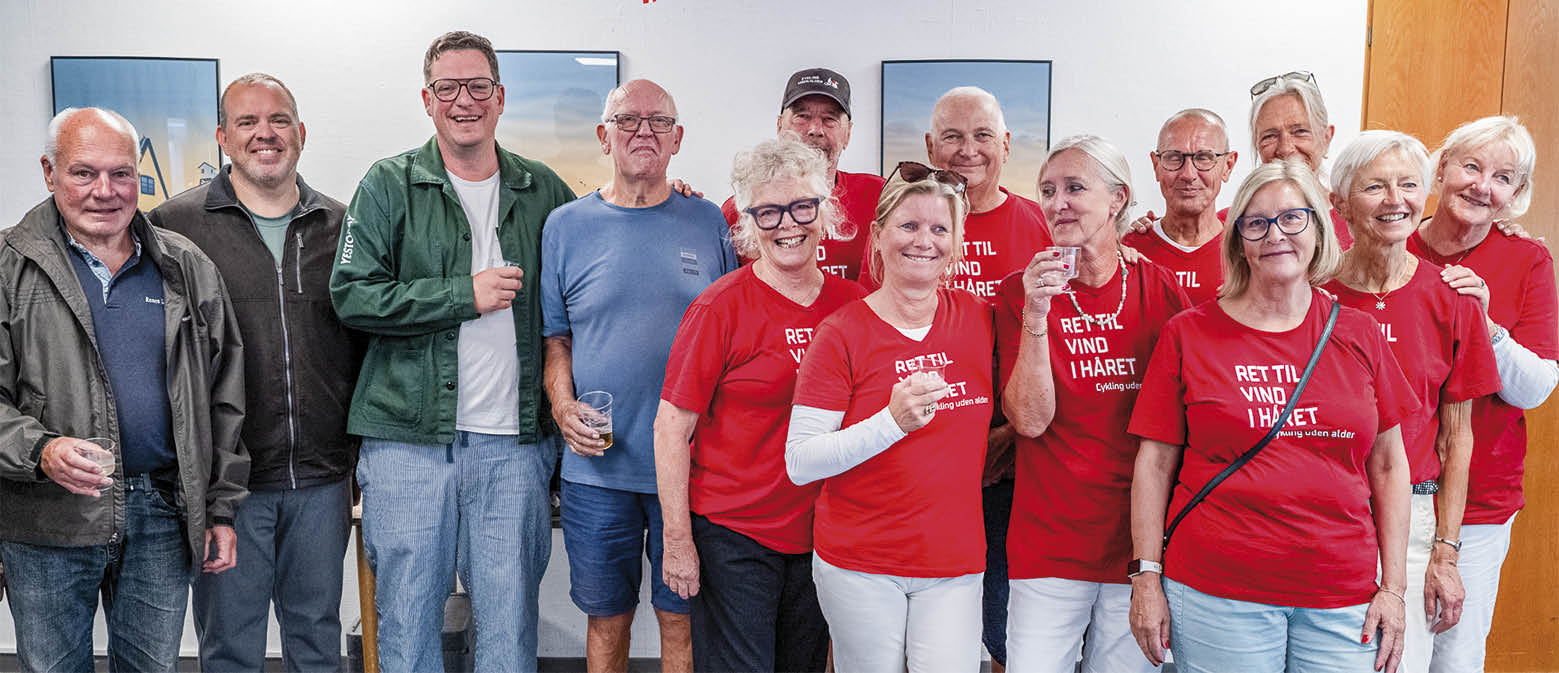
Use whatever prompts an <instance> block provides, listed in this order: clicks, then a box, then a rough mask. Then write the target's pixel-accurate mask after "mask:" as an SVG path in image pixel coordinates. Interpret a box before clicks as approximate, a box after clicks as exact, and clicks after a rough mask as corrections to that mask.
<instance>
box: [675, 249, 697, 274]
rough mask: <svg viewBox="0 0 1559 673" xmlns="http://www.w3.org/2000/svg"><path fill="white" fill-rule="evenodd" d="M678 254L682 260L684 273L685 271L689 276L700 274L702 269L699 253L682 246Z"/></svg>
mask: <svg viewBox="0 0 1559 673" xmlns="http://www.w3.org/2000/svg"><path fill="white" fill-rule="evenodd" d="M677 256H678V257H679V258H680V259H681V260H682V273H685V274H687V275H689V276H697V275H699V273H700V271H699V268H698V253H696V252H694V251H692V250H689V249H687V248H682V249H681V251H680V252H679V253H678V255H677Z"/></svg>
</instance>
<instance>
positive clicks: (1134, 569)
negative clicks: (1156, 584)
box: [1126, 558, 1164, 577]
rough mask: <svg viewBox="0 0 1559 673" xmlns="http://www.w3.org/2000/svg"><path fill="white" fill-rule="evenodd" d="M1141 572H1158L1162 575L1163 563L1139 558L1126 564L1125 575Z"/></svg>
mask: <svg viewBox="0 0 1559 673" xmlns="http://www.w3.org/2000/svg"><path fill="white" fill-rule="evenodd" d="M1142 573H1158V574H1160V575H1162V574H1164V564H1162V563H1159V562H1158V561H1149V560H1146V559H1140V558H1139V559H1134V560H1132V561H1131V562H1130V563H1127V564H1126V576H1127V577H1136V576H1138V575H1141V574H1142Z"/></svg>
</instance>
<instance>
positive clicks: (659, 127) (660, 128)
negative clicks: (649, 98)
mask: <svg viewBox="0 0 1559 673" xmlns="http://www.w3.org/2000/svg"><path fill="white" fill-rule="evenodd" d="M606 121H607V122H608V123H611V124H616V125H617V130H619V131H623V132H626V133H638V132H639V125H640V124H643V123H644V122H646V121H647V122H649V123H650V130H651V131H654V132H656V133H671V129H672V128H673V127H675V126H676V125H677V118H676V117H667V116H665V115H651V116H648V117H641V116H639V115H629V114H622V115H612V116H611V117H607V118H606Z"/></svg>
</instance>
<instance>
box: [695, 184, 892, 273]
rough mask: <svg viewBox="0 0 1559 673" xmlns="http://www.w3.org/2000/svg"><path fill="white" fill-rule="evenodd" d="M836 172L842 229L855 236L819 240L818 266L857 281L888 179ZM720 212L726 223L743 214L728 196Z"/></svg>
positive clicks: (835, 186) (744, 258)
mask: <svg viewBox="0 0 1559 673" xmlns="http://www.w3.org/2000/svg"><path fill="white" fill-rule="evenodd" d="M834 175H836V176H837V177H835V178H834V198H835V199H838V201H839V207H840V208H841V209H842V210H843V211H844V213H843V214H844V217H845V221H844V222H841V223H840V224H839V229H840V231H844V232H854V236H853V237H852V238H849V239H846V240H839V239H832V238H826V237H825V238H824V239H823V240H821V241H818V244H817V266H818V268H820V269H822V270H823V272H824V273H827V274H831V275H834V276H838V277H840V278H844V279H846V280H855V279H856V278H857V277H859V276H860V275H861V254H862V253H861V251H862V250H865V249H866V241H867V240H868V239H870V238H871V233H872V232H871V227H872V219H874V218H875V217H876V216H877V199H878V198H879V197H881V196H882V186H883V185H884V184H886V183H887V181H886V180H883V179H882V178H880V177H878V176H875V175H872V174H870V173H846V172H844V171H835V172H834ZM720 212H722V213H724V214H725V222H726V224H736V218H737V216H738V215H740V213H737V212H736V197H734V196H733V197H731V198H729V199H726V200H725V203H724V204H722V205H721V206H720ZM750 263H752V260H751V259H749V258H747V257H743V258H742V264H750Z"/></svg>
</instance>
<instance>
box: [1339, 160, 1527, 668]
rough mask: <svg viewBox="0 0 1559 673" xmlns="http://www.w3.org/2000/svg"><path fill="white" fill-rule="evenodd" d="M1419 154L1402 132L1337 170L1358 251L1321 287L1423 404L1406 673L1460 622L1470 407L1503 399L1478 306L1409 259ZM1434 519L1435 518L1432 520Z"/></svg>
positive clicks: (1417, 209) (1420, 188)
mask: <svg viewBox="0 0 1559 673" xmlns="http://www.w3.org/2000/svg"><path fill="white" fill-rule="evenodd" d="M1431 166H1432V164H1430V162H1429V153H1428V151H1426V150H1425V149H1424V144H1423V143H1421V142H1419V141H1418V140H1417V139H1415V138H1413V137H1412V136H1409V135H1407V134H1404V133H1399V132H1397V131H1381V130H1373V131H1365V132H1363V133H1361V134H1359V136H1358V137H1357V138H1355V139H1354V140H1353V142H1351V143H1349V144H1348V146H1347V147H1346V148H1344V149H1343V150H1342V152H1341V153H1340V154H1339V155H1338V156H1337V161H1336V162H1335V163H1334V165H1333V166H1332V203H1333V204H1334V205H1335V206H1336V208H1337V210H1338V212H1340V213H1342V215H1343V218H1344V219H1346V220H1347V221H1348V226H1349V227H1350V228H1352V230H1353V247H1352V248H1349V249H1348V251H1347V252H1344V253H1343V255H1342V264H1341V265H1340V266H1339V267H1338V268H1337V275H1336V277H1335V278H1333V279H1332V281H1331V282H1330V283H1327V284H1326V285H1325V286H1324V288H1325V289H1326V290H1328V291H1330V292H1331V293H1332V294H1333V295H1335V296H1336V297H1337V301H1338V302H1340V303H1341V304H1342V305H1343V306H1349V307H1352V308H1355V309H1358V310H1360V311H1363V312H1364V313H1367V314H1369V315H1370V316H1372V317H1374V318H1375V319H1376V320H1377V321H1379V322H1380V324H1381V329H1382V330H1384V333H1385V335H1386V341H1387V342H1388V343H1389V344H1390V345H1391V350H1392V353H1394V354H1395V355H1396V358H1397V363H1398V364H1400V365H1401V366H1402V371H1403V373H1404V374H1406V375H1407V378H1408V382H1409V383H1410V384H1412V386H1413V390H1414V392H1415V393H1416V394H1417V396H1418V400H1419V404H1420V406H1419V408H1418V410H1417V411H1416V412H1414V413H1413V414H1412V415H1411V416H1409V417H1408V418H1405V419H1403V421H1402V443H1403V446H1404V447H1405V448H1406V450H1407V458H1408V465H1409V472H1410V475H1411V476H1410V478H1409V481H1410V482H1412V484H1413V497H1412V508H1411V515H1410V517H1409V522H1408V531H1409V532H1408V544H1407V592H1406V593H1407V599H1408V600H1407V602H1408V610H1407V627H1406V631H1405V633H1404V634H1403V640H1404V647H1403V652H1402V666H1401V668H1400V669H1399V670H1401V671H1405V672H1407V673H1425V672H1426V671H1428V670H1429V655H1430V652H1431V651H1432V650H1433V647H1434V634H1435V633H1438V632H1441V631H1444V630H1446V629H1448V628H1451V627H1453V626H1455V625H1456V622H1457V620H1459V619H1460V618H1461V611H1462V600H1463V595H1464V594H1463V590H1462V582H1461V576H1460V573H1459V572H1458V571H1457V567H1456V555H1457V553H1456V550H1455V549H1454V548H1453V547H1452V544H1453V541H1455V540H1459V539H1461V524H1462V510H1463V507H1464V506H1465V505H1466V502H1467V465H1468V461H1469V460H1471V458H1472V422H1471V421H1472V400H1473V399H1475V398H1478V397H1482V396H1484V395H1490V394H1493V393H1496V392H1499V389H1500V382H1499V371H1498V370H1497V369H1496V368H1495V366H1494V351H1493V350H1492V349H1491V348H1490V347H1489V336H1488V332H1487V330H1486V329H1485V328H1484V317H1483V311H1482V308H1481V307H1480V306H1479V304H1478V301H1477V300H1476V299H1474V298H1472V297H1468V296H1464V295H1460V294H1457V292H1456V290H1453V289H1451V288H1450V287H1448V286H1447V285H1446V284H1445V283H1443V282H1441V280H1440V274H1441V273H1442V271H1443V269H1441V268H1440V267H1439V266H1436V265H1434V264H1431V263H1429V262H1426V261H1423V260H1420V259H1419V258H1418V257H1416V256H1415V255H1413V253H1411V252H1408V249H1407V241H1408V238H1409V237H1411V236H1412V234H1413V231H1414V230H1415V229H1417V228H1418V221H1419V219H1420V218H1419V216H1420V215H1421V214H1422V213H1423V210H1424V201H1425V200H1426V199H1427V198H1428V197H1429V176H1430V173H1431ZM1437 510H1438V516H1437V514H1436V512H1437Z"/></svg>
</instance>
